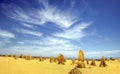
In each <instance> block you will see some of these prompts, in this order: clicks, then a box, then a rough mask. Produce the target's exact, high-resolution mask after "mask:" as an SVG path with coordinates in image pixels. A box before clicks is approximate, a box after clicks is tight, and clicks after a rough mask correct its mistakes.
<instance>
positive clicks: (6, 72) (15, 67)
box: [0, 57, 120, 74]
mask: <svg viewBox="0 0 120 74" xmlns="http://www.w3.org/2000/svg"><path fill="white" fill-rule="evenodd" d="M76 61H77V60H76ZM90 62H91V61H89V63H90ZM95 62H96V65H97V66H91V65H88V64H86V61H85V62H84V63H85V65H86V68H78V69H79V70H80V71H81V72H82V74H120V60H115V61H111V60H110V61H106V63H107V65H108V66H107V67H99V64H100V61H95ZM71 63H72V61H71V60H66V62H65V65H61V64H60V65H58V64H57V62H56V63H50V62H49V59H46V60H44V61H41V62H40V61H39V60H38V59H34V60H25V59H22V58H18V59H17V60H15V59H14V58H12V57H0V74H68V72H69V71H70V70H71V69H73V68H74V67H75V66H76V64H74V65H71Z"/></svg>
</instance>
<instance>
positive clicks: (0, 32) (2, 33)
mask: <svg viewBox="0 0 120 74" xmlns="http://www.w3.org/2000/svg"><path fill="white" fill-rule="evenodd" d="M0 37H2V38H15V35H14V34H13V33H11V32H8V31H6V30H0Z"/></svg>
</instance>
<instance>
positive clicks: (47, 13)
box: [2, 0, 80, 28]
mask: <svg viewBox="0 0 120 74" xmlns="http://www.w3.org/2000/svg"><path fill="white" fill-rule="evenodd" d="M39 5H43V8H40V9H36V10H35V9H34V10H31V11H29V13H28V12H26V11H25V10H23V8H21V7H19V6H17V5H12V4H9V5H8V4H2V8H3V13H4V14H5V15H7V16H8V17H10V18H12V19H14V20H18V21H21V22H26V23H31V24H37V25H43V24H45V23H47V22H53V23H55V24H56V25H58V26H60V27H64V28H69V27H70V26H71V25H73V24H74V23H75V22H77V21H78V17H77V16H74V15H75V14H73V13H71V12H70V11H69V10H66V11H63V10H61V9H60V8H58V7H55V6H52V5H50V4H49V2H48V1H47V0H46V1H41V0H40V1H39ZM79 20H80V18H79Z"/></svg>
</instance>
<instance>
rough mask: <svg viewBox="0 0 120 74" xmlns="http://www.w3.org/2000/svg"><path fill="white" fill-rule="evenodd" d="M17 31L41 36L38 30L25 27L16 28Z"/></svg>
mask: <svg viewBox="0 0 120 74" xmlns="http://www.w3.org/2000/svg"><path fill="white" fill-rule="evenodd" d="M17 32H20V33H23V34H28V35H32V36H38V37H40V36H42V33H41V32H38V31H31V30H27V29H17Z"/></svg>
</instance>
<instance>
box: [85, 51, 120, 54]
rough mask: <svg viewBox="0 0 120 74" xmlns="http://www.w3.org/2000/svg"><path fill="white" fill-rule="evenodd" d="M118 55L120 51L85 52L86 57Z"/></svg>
mask: <svg viewBox="0 0 120 74" xmlns="http://www.w3.org/2000/svg"><path fill="white" fill-rule="evenodd" d="M116 53H120V50H108V51H96V52H85V54H86V55H97V54H99V55H100V54H101V55H102V54H116Z"/></svg>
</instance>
